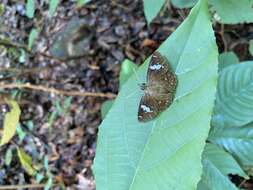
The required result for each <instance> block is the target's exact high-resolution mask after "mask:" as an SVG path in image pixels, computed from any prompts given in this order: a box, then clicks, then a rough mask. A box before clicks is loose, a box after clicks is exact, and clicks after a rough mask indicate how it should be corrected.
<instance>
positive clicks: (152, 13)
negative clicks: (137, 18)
mask: <svg viewBox="0 0 253 190" xmlns="http://www.w3.org/2000/svg"><path fill="white" fill-rule="evenodd" d="M164 3H165V0H155V1H154V0H143V6H144V14H145V17H146V19H147V21H148V24H150V23H151V22H152V20H153V19H154V18H155V17H156V16H157V15H158V13H159V12H160V10H161V8H162V7H163V5H164Z"/></svg>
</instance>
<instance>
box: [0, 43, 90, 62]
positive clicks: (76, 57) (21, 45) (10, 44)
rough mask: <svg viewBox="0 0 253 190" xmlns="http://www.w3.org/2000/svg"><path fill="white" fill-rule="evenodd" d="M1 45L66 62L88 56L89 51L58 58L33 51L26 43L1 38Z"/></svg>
mask: <svg viewBox="0 0 253 190" xmlns="http://www.w3.org/2000/svg"><path fill="white" fill-rule="evenodd" d="M0 45H3V46H7V47H8V46H9V47H13V48H17V49H23V50H24V51H26V52H27V53H29V54H31V55H33V56H38V55H40V56H43V57H46V58H49V59H52V60H56V61H60V62H66V61H70V60H74V59H81V58H84V57H86V56H87V53H85V54H83V55H77V56H69V57H67V58H63V59H61V58H57V57H54V56H52V55H49V54H46V53H44V52H33V51H32V50H30V49H29V48H28V47H27V46H26V45H23V44H18V43H14V42H10V41H7V40H3V39H0Z"/></svg>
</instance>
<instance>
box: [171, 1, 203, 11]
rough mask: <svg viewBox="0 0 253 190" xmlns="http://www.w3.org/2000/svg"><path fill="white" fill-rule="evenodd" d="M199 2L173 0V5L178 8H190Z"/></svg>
mask: <svg viewBox="0 0 253 190" xmlns="http://www.w3.org/2000/svg"><path fill="white" fill-rule="evenodd" d="M197 1H198V0H171V3H172V4H173V5H174V6H175V7H177V8H181V9H182V8H189V7H192V6H194V5H195V4H196V3H197Z"/></svg>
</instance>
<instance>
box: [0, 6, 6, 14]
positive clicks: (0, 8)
mask: <svg viewBox="0 0 253 190" xmlns="http://www.w3.org/2000/svg"><path fill="white" fill-rule="evenodd" d="M4 10H5V7H4V4H3V3H1V4H0V16H2V15H3V14H4Z"/></svg>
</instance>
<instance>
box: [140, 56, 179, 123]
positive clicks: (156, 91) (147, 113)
mask: <svg viewBox="0 0 253 190" xmlns="http://www.w3.org/2000/svg"><path fill="white" fill-rule="evenodd" d="M146 86H147V87H146V90H145V94H144V96H143V97H142V99H141V101H140V105H139V112H138V119H139V121H143V122H145V121H149V120H151V119H153V118H155V117H156V116H157V115H158V114H159V113H160V112H162V111H164V110H165V109H166V108H168V107H169V106H170V105H171V104H172V102H173V99H174V94H175V91H176V87H177V78H176V75H175V74H174V72H173V70H172V69H171V67H170V65H169V63H168V61H167V59H166V58H165V57H163V56H162V55H161V54H160V53H158V52H155V53H154V54H153V56H152V58H151V61H150V63H149V67H148V73H147V85H146Z"/></svg>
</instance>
